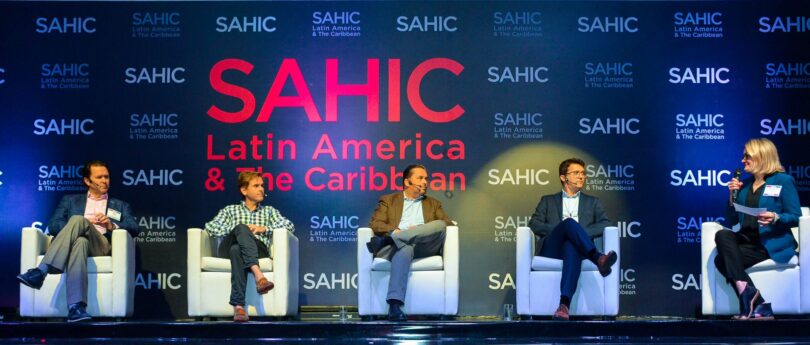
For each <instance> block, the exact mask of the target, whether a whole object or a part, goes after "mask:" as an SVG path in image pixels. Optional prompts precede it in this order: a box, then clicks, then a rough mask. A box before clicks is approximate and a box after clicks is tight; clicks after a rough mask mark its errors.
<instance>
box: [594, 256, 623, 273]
mask: <svg viewBox="0 0 810 345" xmlns="http://www.w3.org/2000/svg"><path fill="white" fill-rule="evenodd" d="M618 258H619V257H618V255H616V252H614V251H612V250H611V251H609V252H608V253H607V254H603V255H600V256H599V259H597V260H596V268H598V269H599V274H601V275H602V276H603V277H607V276H609V275H610V272H611V268H610V266H613V264H615V263H616V260H617V259H618Z"/></svg>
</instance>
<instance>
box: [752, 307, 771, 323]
mask: <svg viewBox="0 0 810 345" xmlns="http://www.w3.org/2000/svg"><path fill="white" fill-rule="evenodd" d="M773 319H774V317H773V309H771V304H770V303H762V304H760V305H758V306H757V307H756V308H754V312H753V313H751V317H749V318H748V320H754V321H762V320H773Z"/></svg>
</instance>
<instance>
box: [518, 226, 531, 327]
mask: <svg viewBox="0 0 810 345" xmlns="http://www.w3.org/2000/svg"><path fill="white" fill-rule="evenodd" d="M515 241H516V245H515V263H516V264H517V265H516V267H515V302H516V304H517V313H518V315H528V314H529V313H531V305H530V304H529V302H530V296H531V292H530V291H529V290H530V289H531V283H530V280H531V272H532V258H533V257H534V233H532V229H530V228H528V227H525V226H521V227H519V228H517V236H516V239H515Z"/></svg>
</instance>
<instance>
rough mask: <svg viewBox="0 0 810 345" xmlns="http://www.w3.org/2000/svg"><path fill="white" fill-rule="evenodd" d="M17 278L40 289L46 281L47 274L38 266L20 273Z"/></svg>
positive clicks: (29, 285)
mask: <svg viewBox="0 0 810 345" xmlns="http://www.w3.org/2000/svg"><path fill="white" fill-rule="evenodd" d="M17 280H19V281H20V283H22V284H23V285H25V286H27V287H30V288H32V289H37V290H39V288H41V287H42V282H44V281H45V274H44V273H42V271H40V270H39V269H38V268H32V269H30V270H28V272H25V273H20V274H18V275H17Z"/></svg>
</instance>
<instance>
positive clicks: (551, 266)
mask: <svg viewBox="0 0 810 345" xmlns="http://www.w3.org/2000/svg"><path fill="white" fill-rule="evenodd" d="M562 264H563V261H562V260H560V259H553V258H547V257H545V256H535V257H533V258H532V271H562ZM598 270H599V269H598V268H596V265H594V264H593V262H591V261H590V260H582V272H586V271H588V272H590V271H598Z"/></svg>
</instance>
